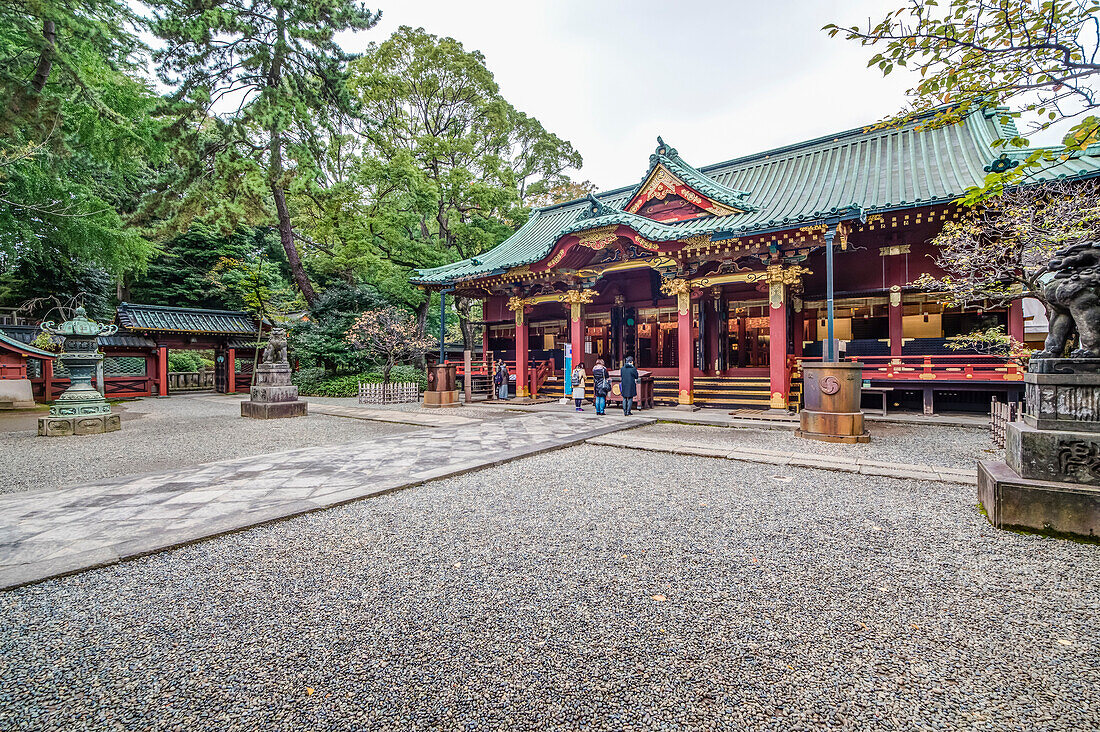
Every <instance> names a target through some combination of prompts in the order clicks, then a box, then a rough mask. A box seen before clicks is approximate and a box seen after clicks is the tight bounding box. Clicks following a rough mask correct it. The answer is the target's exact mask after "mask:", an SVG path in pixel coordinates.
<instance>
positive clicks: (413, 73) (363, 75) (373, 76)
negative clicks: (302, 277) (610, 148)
mask: <svg viewBox="0 0 1100 732" xmlns="http://www.w3.org/2000/svg"><path fill="white" fill-rule="evenodd" d="M349 86H350V88H351V90H352V91H353V93H354V94H355V97H356V100H357V101H358V102H359V104H360V105H361V108H362V113H363V116H364V119H366V120H368V122H366V123H364V124H363V125H362V126H361V127H357V128H354V129H348V130H345V132H346V133H347V134H346V135H345V136H343V137H341V138H339V139H338V140H335V141H334V144H333V145H332V147H331V148H330V150H329V155H328V157H326V159H325V169H326V179H327V180H330V181H331V182H332V185H331V186H329V187H328V189H327V190H326V191H324V193H323V194H322V195H317V196H312V197H310V198H309V199H308V200H303V201H302V203H301V204H300V205H301V207H302V209H303V210H305V211H308V213H307V214H306V215H305V219H304V220H305V221H307V222H308V224H307V226H308V228H309V231H310V234H311V237H312V238H313V239H314V240H316V241H318V242H319V243H321V244H323V245H324V246H326V247H327V248H329V249H330V250H331V253H332V254H333V255H334V256H332V257H330V258H329V259H328V261H327V264H322V263H320V262H318V263H317V265H316V266H318V267H325V266H328V267H330V268H331V270H332V271H333V272H334V274H335V273H336V272H339V271H343V272H349V271H353V272H357V273H364V274H365V276H367V277H368V278H369V279H370V281H371V282H372V283H374V284H376V285H377V286H378V288H379V290H381V291H382V292H383V293H385V294H387V295H389V296H391V297H393V298H394V299H396V300H399V301H401V302H403V303H405V304H408V305H410V306H414V307H417V309H418V314H419V320H420V323H421V325H423V323H424V322H425V319H426V317H427V310H428V304H429V303H428V300H427V299H426V298H425V297H424V296H423V294H422V293H419V292H416V291H415V290H412V289H411V288H410V287H409V286H408V284H407V278H408V276H409V274H410V270H411V269H412V268H415V267H430V266H434V265H440V264H446V263H447V262H451V261H455V260H457V259H461V258H464V257H469V256H475V255H477V254H479V253H481V252H483V251H485V250H487V249H489V248H491V247H493V246H495V245H496V244H498V243H499V242H500V241H502V240H503V239H504V238H506V237H507V236H508V235H510V234H511V233H512V232H513V231H515V229H516V228H517V227H518V226H520V225H522V223H523V222H524V221H525V220H526V215H527V214H526V210H525V209H523V208H522V196H523V194H524V193H525V191H527V190H530V189H532V188H533V187H536V186H537V185H538V184H539V183H543V184H544V187H545V185H552V186H556V185H558V184H560V183H561V182H563V181H565V180H567V178H566V177H565V173H564V171H566V170H568V169H569V168H576V167H579V166H580V165H581V157H580V155H579V154H578V153H577V152H576V151H575V150H574V149H573V147H572V146H571V145H570V144H569V143H568V142H566V141H564V140H562V139H560V138H559V137H557V136H556V135H554V134H552V133H550V132H548V131H546V130H545V129H544V128H543V127H542V125H541V124H539V122H538V121H537V120H535V119H533V118H531V117H529V116H528V115H525V114H523V113H522V112H519V111H518V110H516V109H515V108H514V107H513V106H512V105H510V104H509V103H508V102H507V101H506V100H505V99H504V98H503V97H502V96H501V94H500V90H499V88H498V87H497V84H496V81H495V80H494V79H493V75H492V73H491V72H490V71H489V69H488V68H487V67H486V65H485V58H484V56H482V54H481V53H479V52H477V51H467V50H466V49H465V48H463V46H462V44H461V43H459V42H458V41H455V40H454V39H451V38H440V37H438V36H434V35H431V34H429V33H427V32H425V31H424V30H423V29H412V28H409V27H401V28H399V29H398V30H397V31H396V32H395V33H394V34H393V36H391V37H390V38H389V39H388V40H386V41H384V42H382V43H378V44H372V45H371V46H370V47H369V48H368V49H367V51H366V52H365V53H364V54H363V56H362V57H361V58H359V59H357V60H355V61H353V62H352V63H351V79H350V81H349ZM546 181H549V184H546V183H545V182H546ZM353 213H355V214H358V215H353ZM318 259H324V258H323V257H318ZM456 305H457V308H458V313H459V315H460V317H461V319H462V322H463V323H464V324H465V323H468V321H469V307H470V303H469V301H467V300H465V299H464V298H459V299H458V302H457V303H456ZM463 333H464V336H465V338H466V339H467V340H468V341H469V339H470V338H471V334H470V330H469V328H468V327H466V328H464V330H463Z"/></svg>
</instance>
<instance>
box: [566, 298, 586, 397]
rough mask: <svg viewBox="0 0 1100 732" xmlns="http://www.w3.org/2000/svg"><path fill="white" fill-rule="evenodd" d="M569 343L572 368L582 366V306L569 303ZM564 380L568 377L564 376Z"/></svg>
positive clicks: (579, 303) (577, 303) (578, 303)
mask: <svg viewBox="0 0 1100 732" xmlns="http://www.w3.org/2000/svg"><path fill="white" fill-rule="evenodd" d="M569 343H570V344H571V345H572V346H573V368H577V364H580V365H582V366H583V365H584V304H583V303H581V302H571V303H569ZM566 378H567V379H568V378H569V375H568V374H566Z"/></svg>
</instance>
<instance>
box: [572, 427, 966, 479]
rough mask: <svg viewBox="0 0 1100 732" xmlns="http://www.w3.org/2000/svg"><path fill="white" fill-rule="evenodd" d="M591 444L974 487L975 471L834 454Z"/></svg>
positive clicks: (643, 440)
mask: <svg viewBox="0 0 1100 732" xmlns="http://www.w3.org/2000/svg"><path fill="white" fill-rule="evenodd" d="M588 442H590V443H592V444H593V445H610V446H612V447H625V448H632V449H636V450H652V451H654V452H670V453H675V454H677V455H695V456H698V457H715V458H725V459H726V460H742V461H745V462H750V463H768V464H769V465H790V466H794V467H800V468H817V469H819V470H834V471H837V472H841V473H859V474H860V475H877V476H881V477H884V478H902V479H914V480H938V481H943V482H945V483H962V484H964V485H977V483H978V471H977V470H960V469H959V468H945V467H942V466H938V465H917V464H912V463H886V462H880V461H878V460H867V459H865V458H847V457H839V456H834V455H812V454H810V453H803V452H784V451H780V450H765V449H761V448H754V449H745V448H738V449H737V450H733V451H731V450H730V449H729V448H727V447H721V446H715V445H714V444H713V443H710V444H698V443H693V442H691V441H690V440H672V439H668V438H667V437H662V438H661V439H654V438H652V437H646V436H644V435H633V434H632V435H629V436H627V435H602V436H598V437H593V438H590V439H589V440H588Z"/></svg>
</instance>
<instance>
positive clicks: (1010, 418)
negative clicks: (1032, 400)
mask: <svg viewBox="0 0 1100 732" xmlns="http://www.w3.org/2000/svg"><path fill="white" fill-rule="evenodd" d="M1019 416H1020V403H1019V402H999V401H997V397H993V400H992V401H991V402H990V404H989V438H990V439H991V440H993V444H994V445H995V446H997V447H1004V446H1005V428H1006V427H1008V424H1009V422H1015V421H1016V419H1017V418H1019Z"/></svg>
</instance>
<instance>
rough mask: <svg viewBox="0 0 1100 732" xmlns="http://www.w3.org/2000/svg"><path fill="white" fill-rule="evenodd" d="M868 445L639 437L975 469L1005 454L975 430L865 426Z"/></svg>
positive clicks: (722, 432) (681, 430)
mask: <svg viewBox="0 0 1100 732" xmlns="http://www.w3.org/2000/svg"><path fill="white" fill-rule="evenodd" d="M867 428H868V430H869V431H870V432H871V441H870V442H867V443H862V444H855V445H842V444H837V443H832V442H820V441H818V440H807V439H804V438H801V437H796V436H795V435H794V432H793V430H792V429H779V430H775V429H770V430H763V429H745V428H730V427H708V426H701V425H684V424H668V423H660V424H653V425H649V426H646V427H642V428H640V429H639V430H638V431H637V433H638V434H639V435H640V436H642V435H644V436H645V437H647V438H657V439H660V438H662V437H667V438H670V439H673V440H683V441H686V442H691V443H697V444H700V445H715V446H720V447H723V448H729V449H731V450H734V449H736V448H738V447H743V448H745V449H748V450H759V449H764V450H778V451H782V452H798V453H810V454H813V455H828V456H836V455H841V456H847V457H851V458H854V459H861V458H865V459H868V460H879V461H882V462H896V463H910V464H923V465H935V466H938V467H945V468H971V469H972V468H975V467H976V466H977V462H978V460H990V459H1000V458H1001V457H1003V455H1004V450H1003V449H1001V450H997V449H994V447H993V445H992V443H991V442H990V440H989V431H988V430H986V429H982V428H975V427H947V426H943V425H919V424H898V423H893V422H869V423H868V425H867Z"/></svg>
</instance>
